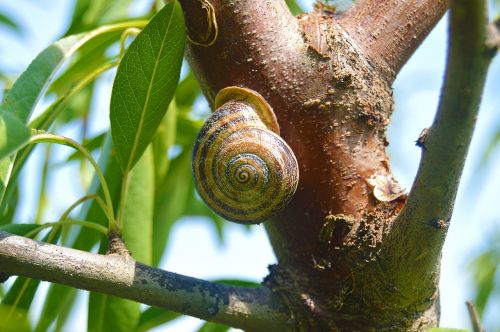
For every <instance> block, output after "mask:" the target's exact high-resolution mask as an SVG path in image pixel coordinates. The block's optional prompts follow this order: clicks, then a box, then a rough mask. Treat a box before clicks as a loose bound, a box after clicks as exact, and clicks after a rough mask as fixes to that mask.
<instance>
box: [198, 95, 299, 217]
mask: <svg viewBox="0 0 500 332" xmlns="http://www.w3.org/2000/svg"><path fill="white" fill-rule="evenodd" d="M215 107H216V111H215V112H214V113H213V114H212V115H211V116H210V117H209V118H208V120H207V121H206V122H205V124H204V125H203V127H202V128H201V131H200V133H199V134H198V137H197V139H196V142H195V145H194V150H193V159H192V169H193V176H194V182H195V186H196V189H197V190H198V193H199V194H200V196H201V198H202V199H203V200H204V201H205V203H206V204H207V205H208V206H209V207H210V208H211V209H212V210H213V211H214V212H215V213H217V214H218V215H220V216H222V217H223V218H225V219H228V220H231V221H234V222H237V223H243V224H254V223H259V222H263V221H266V220H268V219H270V218H271V217H272V216H273V215H275V214H276V213H277V212H278V211H280V210H281V209H282V208H283V207H285V205H286V204H287V203H288V202H289V201H290V199H291V198H292V196H293V194H294V193H295V190H296V189H297V184H298V180H299V168H298V164H297V159H296V158H295V155H294V154H293V152H292V150H291V149H290V147H289V146H288V145H287V144H286V142H285V141H284V140H283V139H282V138H281V137H280V136H279V126H278V122H277V121H276V117H275V115H274V113H273V111H272V109H271V107H270V106H269V105H268V104H267V102H266V101H265V100H264V98H263V97H262V96H261V95H259V94H258V93H257V92H255V91H252V90H250V89H244V88H239V87H229V88H225V89H223V90H221V91H220V92H219V94H218V95H217V97H216V99H215Z"/></svg>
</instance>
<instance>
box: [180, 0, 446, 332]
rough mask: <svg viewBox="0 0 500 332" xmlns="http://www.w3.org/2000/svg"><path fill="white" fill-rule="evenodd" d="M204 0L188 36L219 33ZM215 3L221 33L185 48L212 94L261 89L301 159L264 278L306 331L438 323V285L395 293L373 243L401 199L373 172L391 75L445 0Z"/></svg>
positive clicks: (384, 167) (188, 0)
mask: <svg viewBox="0 0 500 332" xmlns="http://www.w3.org/2000/svg"><path fill="white" fill-rule="evenodd" d="M202 3H205V5H206V3H207V1H196V0H183V1H181V4H182V6H183V9H184V11H185V12H186V13H187V15H186V24H187V25H188V26H189V27H190V28H189V29H188V31H189V33H190V38H191V39H192V40H200V37H199V36H208V35H211V36H214V33H213V32H210V33H208V32H207V31H206V29H208V28H207V27H208V26H209V25H208V24H206V23H204V24H200V22H208V21H209V20H210V18H209V16H208V14H207V13H208V11H206V10H203V9H202V10H200V8H199V6H200V5H201V4H202ZM209 3H210V6H212V7H213V12H214V13H215V20H216V26H217V38H216V40H215V42H214V43H213V45H199V43H196V44H194V43H190V44H189V45H188V50H187V56H188V59H189V61H190V64H191V67H192V69H193V71H194V72H195V75H196V76H197V78H198V79H199V81H200V83H201V85H202V87H203V90H204V93H205V95H206V96H207V98H208V100H209V102H211V103H213V99H214V96H215V94H216V93H217V92H218V91H219V90H220V89H222V88H224V87H227V86H232V85H237V86H243V87H247V88H251V89H253V90H256V91H257V92H259V93H260V94H261V95H263V96H264V98H265V99H266V100H267V101H268V102H269V103H270V105H271V106H272V107H273V109H274V110H275V113H276V116H277V118H278V122H279V125H280V127H281V136H282V137H283V138H284V139H285V140H286V141H287V142H288V144H289V145H290V146H291V148H292V149H293V151H294V152H295V155H296V157H297V159H298V162H299V167H300V183H299V188H298V191H297V193H296V194H295V197H294V199H293V200H292V202H291V203H290V204H289V205H288V206H287V208H286V209H285V210H284V211H283V212H282V213H280V214H279V215H278V216H277V217H276V218H275V219H274V220H272V221H269V222H267V223H266V229H267V231H268V234H269V237H270V240H271V243H272V246H273V248H274V250H275V253H276V256H277V258H278V266H276V267H273V268H272V269H271V275H270V276H269V277H268V280H267V284H268V285H269V286H270V287H272V288H274V289H275V291H276V292H277V294H279V295H281V296H283V298H284V300H285V302H286V303H288V304H289V307H290V309H291V310H292V312H293V313H294V315H295V316H296V318H297V319H296V320H295V321H296V322H297V324H298V327H299V328H302V329H306V330H367V329H375V330H406V329H412V330H418V329H421V328H423V327H425V326H432V325H435V324H436V319H437V314H436V306H437V304H436V301H437V296H436V287H435V285H434V287H431V289H429V290H428V291H427V292H426V293H425V296H424V297H419V298H409V299H404V300H401V299H400V300H399V301H394V296H393V293H395V291H394V289H392V287H393V285H391V284H390V283H389V282H387V280H388V278H387V276H386V275H385V271H383V270H381V269H380V265H379V261H378V250H379V249H380V246H381V243H382V241H383V239H384V237H385V235H386V233H387V231H388V230H389V228H390V227H389V226H390V224H391V222H392V220H393V219H394V216H396V215H397V213H398V212H399V210H400V209H401V207H402V205H403V203H404V200H405V198H404V197H402V198H399V199H397V200H395V201H392V202H386V203H382V202H379V201H377V200H376V199H375V198H374V196H373V194H372V188H371V187H370V186H369V184H368V181H369V179H370V178H371V177H372V176H375V175H377V174H378V175H384V176H390V174H391V173H390V168H389V162H388V158H387V155H386V152H385V146H386V145H387V140H386V138H385V129H386V126H387V124H388V122H389V117H390V115H391V113H392V110H393V100H392V91H391V84H392V80H393V78H394V76H395V73H396V72H397V71H398V70H399V69H400V67H401V66H402V65H403V64H404V62H405V61H406V60H407V59H408V57H409V56H410V54H411V53H412V52H413V51H414V50H415V49H416V47H417V46H418V44H419V43H420V41H421V40H422V39H423V38H424V37H425V35H426V34H427V33H428V32H429V30H430V29H431V28H432V26H433V25H434V24H435V23H436V22H437V20H438V19H439V18H440V17H441V15H442V14H443V13H444V10H445V4H444V1H380V0H373V1H360V2H359V3H358V4H357V5H356V6H355V7H354V8H352V9H351V10H349V11H348V12H347V13H346V14H344V15H341V16H339V15H335V14H332V13H331V12H328V11H321V10H318V11H316V12H314V13H310V14H305V15H299V16H298V17H297V18H296V19H295V18H293V17H292V15H291V14H290V12H289V10H288V8H287V7H286V4H285V2H284V1H282V0H266V1H264V0H263V1H243V0H211V1H210V2H209ZM197 7H198V9H197ZM389 9H390V10H389ZM403 13H405V14H404V15H403ZM402 22H405V23H402ZM212 26H213V24H212ZM358 27H364V28H365V29H366V31H365V30H362V29H360V28H358ZM204 29H205V30H204ZM409 36H412V38H409ZM201 39H202V40H203V38H201ZM211 42H212V41H211Z"/></svg>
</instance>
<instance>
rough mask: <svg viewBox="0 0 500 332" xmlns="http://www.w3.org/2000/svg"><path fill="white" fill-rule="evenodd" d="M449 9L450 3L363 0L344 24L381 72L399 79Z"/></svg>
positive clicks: (442, 1)
mask: <svg viewBox="0 0 500 332" xmlns="http://www.w3.org/2000/svg"><path fill="white" fill-rule="evenodd" d="M446 9H447V1H446V0H359V1H357V2H356V3H355V4H354V6H353V7H352V8H351V9H350V10H348V11H347V12H346V13H345V14H344V15H343V16H342V18H341V21H340V24H341V25H342V26H343V27H344V28H345V29H346V30H347V31H348V33H349V35H351V37H352V38H353V39H354V40H356V41H357V43H358V45H360V46H361V48H362V49H363V50H364V51H365V54H366V56H367V57H368V58H369V59H371V61H372V62H373V65H374V66H375V67H376V68H377V69H378V70H379V71H381V72H387V71H392V75H391V76H392V77H395V76H396V74H397V73H398V72H399V70H400V69H401V67H402V66H403V65H404V64H405V63H406V61H407V60H408V59H409V58H410V56H411V55H412V54H413V53H414V52H415V50H416V49H417V47H418V46H419V45H420V44H421V43H422V41H423V40H424V38H425V37H426V36H427V34H428V33H429V32H430V31H431V30H432V28H433V27H434V26H435V25H436V24H437V22H438V21H439V19H440V18H441V17H442V16H443V14H444V13H445V11H446ZM385 67H388V68H387V69H386V68H385Z"/></svg>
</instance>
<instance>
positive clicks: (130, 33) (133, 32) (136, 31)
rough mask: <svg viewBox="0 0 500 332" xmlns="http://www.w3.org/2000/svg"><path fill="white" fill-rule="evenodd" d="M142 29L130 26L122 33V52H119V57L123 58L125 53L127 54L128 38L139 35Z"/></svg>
mask: <svg viewBox="0 0 500 332" xmlns="http://www.w3.org/2000/svg"><path fill="white" fill-rule="evenodd" d="M141 31H142V30H141V29H138V28H128V29H127V30H125V31H123V33H122V35H121V36H120V53H119V54H118V58H119V59H121V58H122V57H123V54H125V51H126V47H125V43H126V42H127V38H128V37H130V36H134V37H135V36H137V35H138V34H139V33H140V32H141Z"/></svg>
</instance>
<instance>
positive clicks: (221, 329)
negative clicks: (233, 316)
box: [198, 322, 230, 332]
mask: <svg viewBox="0 0 500 332" xmlns="http://www.w3.org/2000/svg"><path fill="white" fill-rule="evenodd" d="M229 329H230V327H229V326H227V325H222V324H216V323H212V322H205V323H204V324H203V325H202V326H201V327H200V328H199V329H198V332H226V331H228V330H229Z"/></svg>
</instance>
